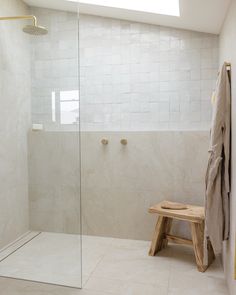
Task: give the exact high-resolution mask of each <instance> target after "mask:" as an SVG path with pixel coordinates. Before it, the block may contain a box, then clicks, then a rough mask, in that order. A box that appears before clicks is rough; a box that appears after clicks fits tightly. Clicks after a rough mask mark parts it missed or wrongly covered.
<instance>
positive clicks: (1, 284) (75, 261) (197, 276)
mask: <svg viewBox="0 0 236 295" xmlns="http://www.w3.org/2000/svg"><path fill="white" fill-rule="evenodd" d="M149 246H150V243H149V242H146V241H135V240H124V239H113V238H102V237H91V236H83V243H82V253H83V255H82V261H83V264H82V265H83V289H82V290H80V289H75V288H65V287H60V286H56V285H54V286H53V285H49V284H39V283H33V282H29V281H22V280H12V279H7V278H0V295H23V294H24V295H25V294H26V295H28V294H29V295H156V294H158V295H199V294H204V295H228V291H227V288H226V284H225V281H224V274H223V271H222V267H221V262H220V261H219V260H216V261H215V262H214V263H213V264H212V265H211V267H210V268H209V269H208V270H207V272H205V273H200V272H198V271H197V268H196V264H195V257H194V254H193V250H192V248H191V247H185V246H178V245H169V246H168V247H167V248H166V249H165V250H163V251H162V252H160V253H159V254H158V255H157V256H156V257H149V256H148V249H149ZM80 271H81V270H80V238H79V236H76V235H65V234H53V233H42V234H40V235H39V236H37V237H36V238H34V239H33V240H32V241H30V242H29V243H28V244H26V245H24V246H23V247H22V248H20V249H19V250H17V251H16V252H14V253H13V254H12V255H10V256H9V257H8V258H6V259H4V260H3V261H2V262H1V263H0V276H1V275H2V276H9V277H16V278H21V279H26V280H34V281H43V282H48V283H54V284H61V285H63V284H65V285H71V286H79V277H80Z"/></svg>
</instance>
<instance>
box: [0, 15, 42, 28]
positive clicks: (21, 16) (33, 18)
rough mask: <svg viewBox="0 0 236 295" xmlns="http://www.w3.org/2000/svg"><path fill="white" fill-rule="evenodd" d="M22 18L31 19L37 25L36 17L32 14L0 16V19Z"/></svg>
mask: <svg viewBox="0 0 236 295" xmlns="http://www.w3.org/2000/svg"><path fill="white" fill-rule="evenodd" d="M19 19H20V20H23V19H31V20H33V22H34V26H37V18H36V16H34V15H19V16H3V17H0V20H19Z"/></svg>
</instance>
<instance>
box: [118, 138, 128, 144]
mask: <svg viewBox="0 0 236 295" xmlns="http://www.w3.org/2000/svg"><path fill="white" fill-rule="evenodd" d="M120 143H121V144H123V145H127V143H128V141H127V139H125V138H122V139H121V140H120Z"/></svg>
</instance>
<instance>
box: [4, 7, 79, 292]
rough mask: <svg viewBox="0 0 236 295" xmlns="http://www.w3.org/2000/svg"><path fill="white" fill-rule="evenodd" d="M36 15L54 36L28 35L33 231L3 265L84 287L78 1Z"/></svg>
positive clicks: (13, 273) (8, 270)
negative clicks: (63, 7)
mask: <svg viewBox="0 0 236 295" xmlns="http://www.w3.org/2000/svg"><path fill="white" fill-rule="evenodd" d="M30 14H32V15H35V16H36V17H37V19H38V23H39V24H41V25H42V26H44V27H46V28H47V30H48V33H47V34H46V35H37V36H28V37H25V39H26V40H27V42H29V48H28V49H30V50H29V51H30V62H31V123H32V124H31V127H30V130H29V132H28V178H29V179H28V184H29V233H28V234H27V235H26V236H25V237H24V240H23V243H22V245H20V246H19V245H18V246H19V247H17V249H16V251H14V253H12V254H11V255H10V256H9V258H6V259H4V261H2V262H1V274H2V275H4V276H7V277H14V278H18V279H24V280H33V281H37V282H45V283H50V284H57V285H64V286H69V287H77V288H80V287H81V280H82V273H81V222H80V220H81V215H80V212H81V206H80V130H79V129H80V126H79V120H80V118H79V69H78V58H79V57H78V24H79V22H78V13H77V4H76V5H74V6H73V9H70V11H62V10H52V9H46V8H38V7H30ZM20 33H21V34H24V33H23V32H20ZM18 244H19V243H18Z"/></svg>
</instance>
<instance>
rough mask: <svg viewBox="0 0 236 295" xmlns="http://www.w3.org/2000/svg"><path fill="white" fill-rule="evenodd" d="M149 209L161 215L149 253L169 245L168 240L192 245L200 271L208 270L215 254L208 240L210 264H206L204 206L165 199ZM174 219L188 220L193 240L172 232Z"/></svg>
mask: <svg viewBox="0 0 236 295" xmlns="http://www.w3.org/2000/svg"><path fill="white" fill-rule="evenodd" d="M163 207H164V208H163ZM167 207H168V209H167ZM172 208H174V209H172ZM176 208H178V209H176ZM181 208H183V209H181ZM148 211H149V213H156V214H158V215H159V217H158V219H157V224H156V227H155V231H154V235H153V238H152V243H151V247H150V250H149V255H150V256H155V255H156V253H158V252H160V251H161V250H162V249H164V248H166V247H167V245H168V242H173V243H177V244H185V245H191V246H193V249H194V253H195V257H196V264H197V268H198V270H199V271H200V272H204V271H206V269H207V268H208V266H209V265H210V264H211V262H212V261H213V260H214V258H215V255H214V251H213V248H212V246H211V243H210V242H209V241H208V244H207V250H208V265H204V227H205V226H204V225H205V213H204V212H205V209H204V207H199V206H193V205H185V204H181V203H173V202H169V201H163V202H161V203H159V204H156V205H154V206H152V207H150V208H149V210H148ZM174 219H177V220H182V221H187V222H189V223H190V227H191V234H192V239H191V240H189V239H186V238H182V237H178V236H174V235H172V234H170V231H171V226H172V221H173V220H174Z"/></svg>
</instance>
